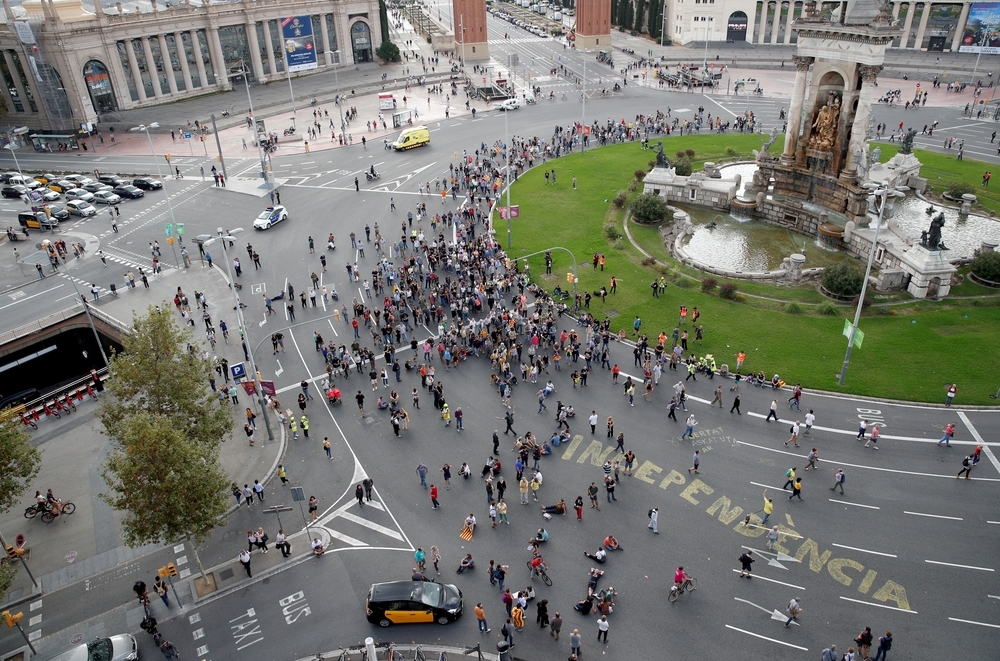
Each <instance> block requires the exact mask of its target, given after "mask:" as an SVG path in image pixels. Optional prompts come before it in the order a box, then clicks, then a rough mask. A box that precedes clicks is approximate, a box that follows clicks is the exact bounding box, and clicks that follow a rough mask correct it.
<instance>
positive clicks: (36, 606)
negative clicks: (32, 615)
mask: <svg viewBox="0 0 1000 661" xmlns="http://www.w3.org/2000/svg"><path fill="white" fill-rule="evenodd" d="M41 607H42V600H41V599H39V600H38V601H33V602H31V610H33V611H36V610H38V609H39V608H41Z"/></svg>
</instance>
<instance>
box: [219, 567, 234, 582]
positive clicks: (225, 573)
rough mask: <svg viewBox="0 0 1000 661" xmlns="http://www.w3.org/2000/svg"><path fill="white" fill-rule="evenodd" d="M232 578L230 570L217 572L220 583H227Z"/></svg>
mask: <svg viewBox="0 0 1000 661" xmlns="http://www.w3.org/2000/svg"><path fill="white" fill-rule="evenodd" d="M232 577H233V570H232V569H223V570H222V571H220V572H219V580H221V581H228V580H229V579H231V578H232Z"/></svg>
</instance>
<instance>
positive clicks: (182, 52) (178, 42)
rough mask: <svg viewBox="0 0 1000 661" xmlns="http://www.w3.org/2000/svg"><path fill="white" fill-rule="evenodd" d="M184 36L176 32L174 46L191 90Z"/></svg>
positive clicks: (189, 68)
mask: <svg viewBox="0 0 1000 661" xmlns="http://www.w3.org/2000/svg"><path fill="white" fill-rule="evenodd" d="M98 1H99V0H98ZM183 37H184V35H183V34H182V33H180V32H175V33H174V48H176V49H177V59H178V60H179V61H180V63H181V75H182V76H184V89H185V90H186V91H188V92H190V91H191V88H192V87H194V85H193V84H192V83H191V67H189V66H188V57H187V49H186V48H185V47H184V38H183ZM199 55H200V53H199Z"/></svg>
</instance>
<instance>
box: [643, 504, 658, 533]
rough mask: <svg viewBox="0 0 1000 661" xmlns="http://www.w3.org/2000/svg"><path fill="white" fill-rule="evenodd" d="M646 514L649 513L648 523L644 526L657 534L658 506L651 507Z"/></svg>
mask: <svg viewBox="0 0 1000 661" xmlns="http://www.w3.org/2000/svg"><path fill="white" fill-rule="evenodd" d="M648 514H649V525H647V526H646V527H647V528H649V529H651V530H652V531H653V533H654V534H657V535H659V534H660V531H659V530H657V521H658V520H659V518H660V508H659V507H654V508H653V509H651V510H649V512H648Z"/></svg>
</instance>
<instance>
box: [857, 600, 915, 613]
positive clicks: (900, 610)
mask: <svg viewBox="0 0 1000 661" xmlns="http://www.w3.org/2000/svg"><path fill="white" fill-rule="evenodd" d="M841 599H843V600H844V601H853V602H854V603H856V604H865V605H866V606H875V607H877V608H888V609H889V610H891V611H899V612H901V613H912V614H914V615H916V614H917V611H910V610H906V609H905V608H896V607H895V606H886V605H885V604H873V603H872V602H870V601H862V600H861V599H851V598H850V597H841Z"/></svg>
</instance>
